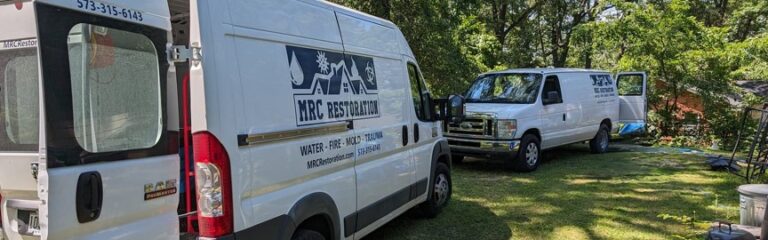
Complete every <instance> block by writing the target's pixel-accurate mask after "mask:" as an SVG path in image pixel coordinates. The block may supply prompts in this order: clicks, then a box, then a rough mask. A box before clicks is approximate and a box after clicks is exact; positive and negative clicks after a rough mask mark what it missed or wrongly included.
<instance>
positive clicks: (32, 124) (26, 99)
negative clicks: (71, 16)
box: [0, 48, 40, 151]
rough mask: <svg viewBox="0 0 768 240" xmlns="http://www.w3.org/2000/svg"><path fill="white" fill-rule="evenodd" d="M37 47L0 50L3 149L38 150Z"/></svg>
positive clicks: (0, 116)
mask: <svg viewBox="0 0 768 240" xmlns="http://www.w3.org/2000/svg"><path fill="white" fill-rule="evenodd" d="M38 81H39V79H38V67H37V50H36V49H35V48H25V49H13V50H2V51H0V94H2V98H1V99H0V101H2V104H0V109H2V110H0V111H2V114H0V118H2V119H3V126H4V127H3V132H4V133H3V134H2V136H0V151H37V148H38V145H37V144H38V137H39V124H40V123H39V103H38V101H39V89H38V84H39V83H38Z"/></svg>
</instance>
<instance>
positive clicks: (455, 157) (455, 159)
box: [451, 155, 464, 163]
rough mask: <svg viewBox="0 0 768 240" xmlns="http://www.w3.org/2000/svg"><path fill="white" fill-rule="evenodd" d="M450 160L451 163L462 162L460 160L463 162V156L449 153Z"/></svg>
mask: <svg viewBox="0 0 768 240" xmlns="http://www.w3.org/2000/svg"><path fill="white" fill-rule="evenodd" d="M451 161H453V163H462V162H464V156H462V155H451Z"/></svg>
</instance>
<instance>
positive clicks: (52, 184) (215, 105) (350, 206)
mask: <svg viewBox="0 0 768 240" xmlns="http://www.w3.org/2000/svg"><path fill="white" fill-rule="evenodd" d="M0 22H2V23H3V24H2V25H0V95H1V96H0V118H1V119H2V121H0V122H2V124H3V125H2V127H0V132H1V133H0V199H1V200H0V203H1V204H0V221H1V223H2V224H0V226H2V228H1V229H0V238H4V239H12V240H17V239H178V238H179V237H180V234H181V236H182V237H189V236H191V237H199V238H201V239H219V238H221V239H359V238H362V237H363V236H365V235H366V234H368V233H370V232H371V231H373V230H374V229H376V228H378V227H379V226H382V225H383V224H384V223H386V222H387V221H390V220H391V219H393V218H395V217H396V216H398V215H400V214H401V213H403V212H405V211H406V210H408V209H411V208H414V207H418V209H419V210H421V212H422V213H424V214H425V215H427V216H434V215H435V214H437V213H438V212H439V211H440V209H441V208H442V207H444V206H446V204H447V203H448V200H449V199H450V197H451V176H450V167H451V164H450V163H451V160H450V157H451V154H450V152H449V147H448V144H447V141H446V140H445V139H444V138H443V136H442V129H441V125H442V123H441V122H439V121H438V119H443V118H445V117H444V116H438V115H437V114H436V113H446V115H449V114H450V115H452V116H460V114H461V110H462V108H461V99H458V98H457V99H458V100H455V101H454V103H456V104H454V105H452V106H451V108H448V107H447V105H448V104H446V103H447V102H445V101H442V102H441V104H440V106H444V108H442V109H439V110H438V109H436V105H434V104H433V101H432V100H431V98H430V96H429V91H428V90H427V87H426V85H425V84H424V81H423V79H422V76H421V74H420V72H419V67H418V64H417V63H416V60H415V57H414V55H413V53H412V52H411V50H410V48H409V47H408V43H407V42H406V41H405V39H404V37H403V35H402V33H401V32H400V31H399V30H398V28H397V27H396V26H395V25H393V24H392V23H390V22H388V21H385V20H381V19H378V18H375V17H371V16H369V15H366V14H363V13H359V12H356V11H353V10H350V9H346V8H343V7H339V6H336V5H333V4H330V3H326V2H321V1H310V0H290V1H286V0H215V1H214V0H169V1H160V0H158V1H118V0H36V1H29V0H24V1H20V0H16V1H8V0H0Z"/></svg>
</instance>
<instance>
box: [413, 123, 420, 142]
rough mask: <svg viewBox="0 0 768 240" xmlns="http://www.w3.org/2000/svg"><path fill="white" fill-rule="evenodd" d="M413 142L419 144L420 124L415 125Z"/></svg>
mask: <svg viewBox="0 0 768 240" xmlns="http://www.w3.org/2000/svg"><path fill="white" fill-rule="evenodd" d="M413 142H414V143H417V142H419V124H418V123H414V124H413Z"/></svg>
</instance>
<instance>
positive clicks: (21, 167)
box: [0, 1, 40, 239]
mask: <svg viewBox="0 0 768 240" xmlns="http://www.w3.org/2000/svg"><path fill="white" fill-rule="evenodd" d="M0 22H2V23H5V24H2V25H1V26H0V239H3V235H5V239H22V238H24V237H29V236H34V234H35V232H33V231H27V230H28V229H27V228H25V227H23V226H22V227H20V226H19V225H20V224H25V223H28V222H30V220H34V219H30V216H24V215H22V216H19V215H18V213H19V212H21V213H22V214H23V213H24V210H21V211H20V210H19V208H22V207H23V205H24V203H28V202H32V203H36V202H38V201H37V200H38V198H37V184H36V181H35V176H34V171H33V168H34V166H36V165H37V161H38V157H39V156H38V154H37V149H38V136H39V135H38V131H37V130H38V126H39V125H40V124H39V122H38V116H39V108H38V96H39V95H38V94H37V93H38V91H39V90H40V89H39V88H38V82H39V79H38V70H37V66H38V65H37V38H36V35H37V34H36V29H35V15H34V10H33V8H32V3H31V2H9V1H0ZM11 23H12V24H11ZM21 219H23V220H21Z"/></svg>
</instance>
